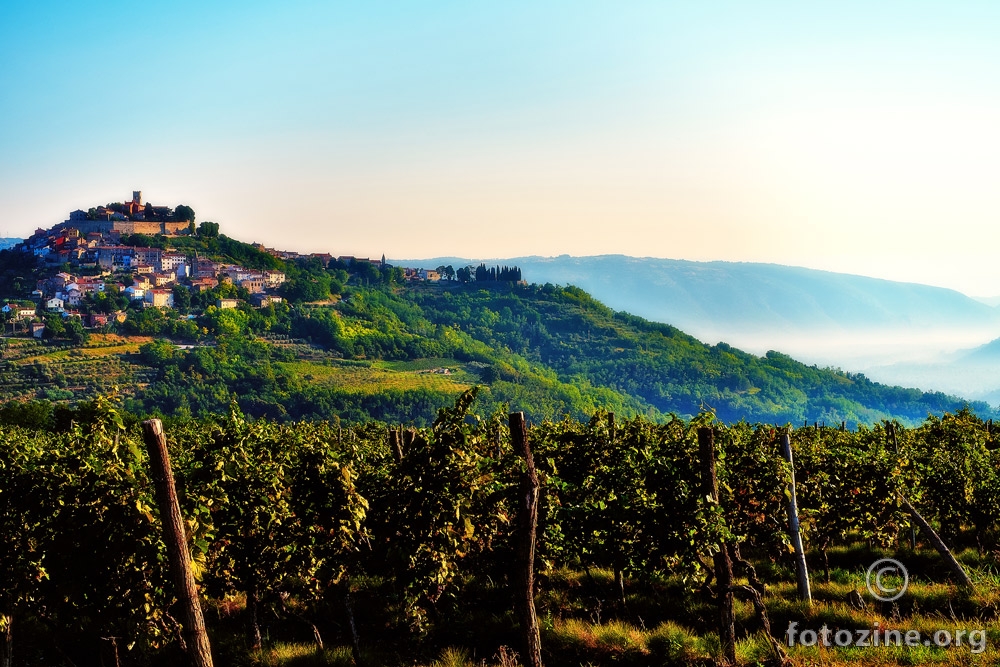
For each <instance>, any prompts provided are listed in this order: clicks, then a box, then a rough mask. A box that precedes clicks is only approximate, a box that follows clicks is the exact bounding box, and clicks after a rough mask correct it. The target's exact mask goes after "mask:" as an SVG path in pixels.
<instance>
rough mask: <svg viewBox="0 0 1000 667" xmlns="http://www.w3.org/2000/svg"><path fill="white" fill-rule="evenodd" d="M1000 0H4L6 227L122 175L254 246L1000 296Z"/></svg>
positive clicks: (59, 216)
mask: <svg viewBox="0 0 1000 667" xmlns="http://www.w3.org/2000/svg"><path fill="white" fill-rule="evenodd" d="M998 32H1000V6H998V5H995V4H993V3H986V2H964V3H945V2H927V3H921V4H920V5H913V4H911V3H902V2H887V3H879V4H878V5H877V6H873V5H871V4H870V3H860V2H854V3H851V2H848V3H837V4H832V3H828V4H817V5H810V6H802V5H800V4H798V3H790V2H754V3H734V2H708V3H699V4H698V5H697V6H690V5H680V4H670V3H659V2H636V3H628V4H627V5H615V6H611V5H607V4H603V3H597V2H573V3H570V2H543V3H523V2H521V3H507V4H504V5H502V6H501V5H490V4H470V3H458V2H437V3H434V4H433V5H430V6H428V5H411V4H404V3H388V4H380V5H378V6H375V5H346V4H334V3H318V2H303V1H292V2H288V3H282V4H281V5H280V6H279V5H272V4H269V3H259V2H249V3H234V2H219V3H211V4H210V5H206V4H203V3H194V2H179V3H172V4H170V5H169V6H168V5H164V4H155V3H154V4H144V5H140V6H135V5H133V4H131V3H124V2H95V3H87V4H85V5H75V4H66V3H56V2H51V1H42V2H37V3H30V4H23V5H7V6H5V7H4V8H3V9H2V10H0V60H2V62H4V67H3V68H0V127H3V128H4V129H3V130H0V156H2V157H0V204H2V206H0V231H2V232H3V233H5V234H7V235H10V236H26V235H28V234H30V233H31V232H32V231H33V230H34V228H35V227H38V226H51V225H53V224H56V223H58V222H60V221H62V220H64V219H66V217H67V214H68V213H69V211H70V210H73V209H76V208H87V207H89V206H96V205H99V204H104V203H108V202H111V201H121V200H124V199H126V198H128V197H129V196H130V194H131V191H132V190H142V191H143V193H144V196H145V198H146V199H147V200H149V201H152V202H153V203H156V204H167V205H176V204H180V203H184V204H188V205H190V206H192V207H193V208H194V209H195V211H196V212H197V214H198V218H199V220H213V221H215V222H218V223H220V225H221V226H222V229H223V231H224V232H225V233H228V234H229V235H231V236H234V237H236V238H241V239H244V240H248V241H251V240H252V241H260V242H262V243H266V244H268V245H271V246H277V247H286V248H291V249H297V250H301V251H303V252H309V251H315V252H319V251H330V252H336V253H338V254H359V255H380V254H382V253H385V254H386V255H387V256H395V257H420V256H424V257H436V256H471V257H486V256H491V257H517V256H526V255H542V256H558V255H562V254H570V255H575V256H588V255H598V254H606V253H620V254H625V255H630V256H637V257H648V256H652V257H663V258H678V259H687V260H724V261H745V262H768V263H777V264H783V265H792V266H803V267H809V268H815V269H822V270H829V271H835V272H840V273H849V274H857V275H864V276H872V277H877V278H884V279H889V280H896V281H904V282H915V283H922V284H928V285H936V286H943V287H949V288H953V289H956V290H959V291H961V292H963V293H965V294H968V295H976V296H992V295H996V294H998V293H1000V287H995V286H1000V264H997V263H996V262H994V261H993V257H992V254H993V253H992V248H994V247H996V246H997V244H998V242H1000V225H998V224H996V223H997V218H998V210H1000V209H998V203H1000V201H998V194H997V192H996V188H995V183H996V182H997V177H998V176H1000V125H998V124H997V123H996V122H995V120H996V118H998V117H1000V113H998V112H1000V81H998V80H997V78H996V76H995V72H996V70H997V66H998V65H1000V43H998V42H997V40H996V39H995V35H996V34H998Z"/></svg>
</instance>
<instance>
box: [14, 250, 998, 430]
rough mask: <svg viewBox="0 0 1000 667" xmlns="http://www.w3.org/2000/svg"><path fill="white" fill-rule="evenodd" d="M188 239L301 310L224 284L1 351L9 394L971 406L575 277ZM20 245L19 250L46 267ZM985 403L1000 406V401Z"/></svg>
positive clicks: (398, 415)
mask: <svg viewBox="0 0 1000 667" xmlns="http://www.w3.org/2000/svg"><path fill="white" fill-rule="evenodd" d="M143 242H144V243H145V242H146V240H145V239H143ZM150 242H157V239H151V240H150ZM186 243H198V244H199V250H200V251H201V252H206V253H209V254H212V255H216V254H217V255H218V256H220V257H221V256H225V257H231V258H233V259H235V260H238V261H240V262H242V263H244V264H250V263H254V264H257V263H266V264H269V265H270V264H274V265H277V266H279V267H280V268H282V269H283V270H284V271H285V272H286V273H287V274H288V281H287V282H286V284H285V285H284V286H283V294H284V296H285V297H286V298H287V299H288V300H289V302H290V304H285V303H281V304H277V305H271V306H268V307H267V308H264V309H256V308H251V307H250V306H249V304H247V303H246V302H243V303H242V304H241V305H240V307H239V308H238V309H230V310H220V309H217V308H216V307H215V306H213V305H210V304H211V303H214V302H215V301H214V299H215V297H216V296H218V295H216V294H215V292H216V291H217V292H219V295H223V293H222V292H221V291H220V290H232V289H234V288H233V287H232V286H231V285H229V286H227V285H220V286H218V287H217V288H215V291H210V292H208V293H207V294H208V297H209V298H206V299H201V298H200V296H199V299H198V300H197V303H195V302H194V301H192V304H191V305H189V306H184V307H183V310H161V309H158V308H141V307H138V306H135V304H132V305H131V306H129V307H128V308H127V319H126V320H125V322H124V323H122V324H120V325H117V324H115V325H111V327H112V329H113V330H114V333H118V334H125V335H126V339H125V340H119V339H115V340H113V341H112V340H105V341H104V342H103V343H102V344H101V345H99V346H98V347H99V349H93V350H91V349H90V348H88V347H86V346H82V347H81V346H77V347H72V346H69V347H67V346H66V344H61V345H57V346H55V347H53V344H51V343H41V342H29V341H25V340H24V339H18V340H17V342H16V344H15V343H14V342H8V343H7V344H5V345H4V346H3V349H2V350H0V351H2V353H3V354H2V363H0V379H3V381H4V382H3V383H2V387H3V389H2V391H0V396H3V397H7V398H19V399H24V398H30V397H38V398H42V397H44V398H49V399H52V400H76V399H79V398H82V397H86V396H88V395H92V394H93V392H94V391H96V390H98V389H99V388H102V387H103V388H110V386H111V384H112V383H117V384H118V386H119V387H120V389H121V391H122V392H124V393H125V394H126V396H127V398H128V401H129V402H128V405H129V407H130V408H131V409H132V410H134V411H135V412H140V413H152V412H160V413H163V414H166V415H171V414H176V415H189V414H193V415H206V416H207V415H212V414H218V413H225V412H226V411H228V409H229V406H230V403H231V402H232V401H234V400H235V401H237V402H238V403H239V405H240V407H241V408H242V409H243V410H244V411H245V412H247V413H248V414H251V415H254V416H267V417H271V418H276V419H313V418H323V419H325V418H329V417H330V416H331V415H338V416H340V417H342V418H346V419H350V420H354V421H364V420H370V419H372V418H375V419H384V420H387V421H395V422H401V421H402V422H416V423H427V422H428V421H429V420H430V419H432V418H433V417H434V415H435V412H436V410H437V409H438V408H440V407H443V406H445V405H448V404H450V403H451V402H452V401H453V399H454V397H455V395H457V394H458V393H459V392H461V391H462V390H463V389H465V388H466V387H468V386H470V385H471V384H483V385H485V386H486V387H487V388H488V390H487V391H485V392H483V399H482V400H483V401H484V403H485V404H486V405H484V406H483V409H484V410H488V409H490V408H491V407H496V408H500V407H501V405H504V404H506V405H509V406H511V407H513V408H516V409H523V410H525V411H526V412H528V413H529V414H530V415H531V416H532V418H534V419H542V418H554V419H558V418H561V417H562V416H563V415H571V416H573V417H577V418H583V417H587V416H589V415H591V414H593V413H594V412H595V411H596V410H598V409H606V410H610V411H613V412H616V413H617V414H620V415H622V416H630V415H636V414H646V415H649V416H651V417H653V418H664V417H665V415H666V414H667V413H677V414H680V415H685V416H688V415H693V414H695V413H697V412H699V411H700V410H702V409H707V408H711V409H714V410H715V411H716V412H717V414H718V415H719V416H720V417H721V418H722V419H724V420H727V421H734V420H739V419H748V420H751V421H766V422H792V423H801V422H802V421H809V422H812V421H826V422H835V423H836V422H840V421H847V422H848V423H850V424H854V423H857V422H865V423H871V422H874V421H877V420H880V419H885V418H899V419H900V420H902V421H904V422H906V423H914V422H920V421H922V420H923V419H924V418H925V417H926V416H927V414H928V413H941V412H943V411H953V410H957V409H958V408H960V407H961V406H962V405H963V401H961V400H960V399H957V398H953V397H949V396H945V395H943V394H938V393H923V392H920V391H917V390H912V389H901V388H898V387H887V386H883V385H879V384H876V383H873V382H871V381H869V380H868V379H866V378H865V377H863V376H860V375H852V374H848V373H842V372H838V371H831V370H823V369H819V368H816V367H811V366H807V365H805V364H802V363H799V362H797V361H794V360H793V359H792V358H790V357H788V356H786V355H784V354H778V353H774V352H769V353H768V354H767V355H765V356H755V355H753V354H748V353H745V352H741V351H740V350H737V349H735V348H733V347H731V346H730V345H726V344H718V345H714V346H710V345H706V344H703V343H701V342H699V341H698V340H697V339H695V338H694V337H692V336H690V335H688V334H685V333H683V332H681V331H680V330H679V329H677V328H674V327H672V326H669V325H665V324H657V323H654V322H651V321H648V320H645V319H642V318H640V317H637V316H634V315H629V314H626V313H624V312H615V311H614V310H612V309H610V308H608V307H607V306H605V305H603V304H601V303H600V302H599V301H597V300H595V299H594V298H592V297H591V296H590V295H589V294H587V293H586V292H584V291H583V290H581V289H579V288H575V287H566V288H563V287H556V286H553V285H545V286H538V285H529V286H518V285H514V284H510V283H502V282H487V283H480V284H476V283H473V284H470V285H468V286H462V285H459V284H458V283H449V284H416V285H413V284H409V283H404V281H403V272H402V271H401V270H399V269H390V268H387V267H386V268H382V269H376V268H373V267H372V266H371V265H370V264H366V263H359V264H357V265H351V266H343V265H340V266H334V265H331V266H330V267H328V268H324V267H323V264H322V263H321V262H319V261H318V260H317V259H316V258H306V259H302V260H297V261H287V262H285V261H281V260H275V259H274V258H273V257H271V256H269V255H264V254H262V253H260V252H259V251H257V250H254V249H253V248H252V247H251V246H249V245H246V244H243V243H241V242H239V241H236V240H234V239H229V238H226V237H219V238H218V239H213V240H212V241H210V242H209V241H205V240H189V241H186ZM206 244H210V245H206ZM14 254H15V255H17V257H13V256H12V253H3V255H2V256H3V257H4V258H5V261H7V262H15V261H21V260H24V261H33V259H32V258H31V257H30V256H29V255H26V254H24V253H14ZM0 269H5V270H4V271H3V272H0V278H2V279H3V280H4V282H5V284H6V283H7V282H10V284H11V285H13V284H14V283H15V282H19V284H21V283H26V284H28V285H30V284H31V282H30V281H28V280H27V279H26V278H25V277H26V276H29V275H32V273H31V272H32V271H36V270H38V268H37V267H32V266H28V265H25V266H17V267H14V266H6V267H0ZM7 274H11V275H13V276H14V277H13V278H11V277H10V276H8V275H7ZM14 274H16V275H14ZM529 277H530V275H529ZM12 281H13V282H12ZM22 289H23V285H22ZM140 335H141V336H146V338H142V339H140V338H137V336H140ZM168 337H169V338H168ZM22 341H23V342H22ZM174 341H176V342H179V343H185V345H183V346H178V345H177V344H175V342H174ZM91 346H92V344H91ZM974 407H975V409H976V410H977V411H978V412H979V413H980V414H981V415H983V416H984V417H992V416H994V415H993V411H992V410H991V409H990V408H989V406H987V405H985V404H978V405H975V406H974Z"/></svg>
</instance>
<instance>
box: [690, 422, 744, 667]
mask: <svg viewBox="0 0 1000 667" xmlns="http://www.w3.org/2000/svg"><path fill="white" fill-rule="evenodd" d="M698 455H699V459H700V461H701V487H702V494H703V495H705V496H708V497H711V498H712V500H713V501H714V502H715V503H718V502H719V480H718V479H717V478H716V476H715V432H714V431H713V430H712V429H711V428H710V427H707V426H702V427H699V428H698ZM715 580H716V581H717V582H718V584H719V641H720V642H721V643H722V654H723V658H724V660H725V662H726V663H727V664H730V665H732V664H735V663H736V616H735V614H734V612H733V563H732V561H731V560H730V559H729V548H728V546H727V545H726V544H720V545H719V551H718V553H716V554H715Z"/></svg>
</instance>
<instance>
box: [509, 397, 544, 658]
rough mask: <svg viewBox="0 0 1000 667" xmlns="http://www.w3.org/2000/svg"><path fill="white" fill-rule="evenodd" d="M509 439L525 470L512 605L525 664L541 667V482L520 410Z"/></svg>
mask: <svg viewBox="0 0 1000 667" xmlns="http://www.w3.org/2000/svg"><path fill="white" fill-rule="evenodd" d="M509 422H510V439H511V442H512V444H513V446H514V451H515V452H517V453H518V454H520V455H521V456H522V457H523V458H524V463H525V472H524V475H523V476H522V478H521V490H520V494H519V497H520V505H521V508H520V518H519V528H518V530H519V533H520V534H519V535H518V539H517V556H518V558H517V561H518V568H519V571H518V573H517V578H516V581H517V590H516V592H515V595H516V597H515V604H516V605H517V611H518V615H519V616H520V617H521V632H522V637H523V640H524V648H525V664H526V665H527V666H528V667H542V640H541V636H540V634H539V631H538V616H536V615H535V531H536V529H537V528H538V493H539V487H540V484H539V482H538V473H537V472H535V461H534V459H532V457H531V446H530V445H529V444H528V431H527V428H526V426H525V423H524V413H523V412H512V413H510V416H509Z"/></svg>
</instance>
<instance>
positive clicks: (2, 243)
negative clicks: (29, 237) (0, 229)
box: [0, 238, 21, 250]
mask: <svg viewBox="0 0 1000 667" xmlns="http://www.w3.org/2000/svg"><path fill="white" fill-rule="evenodd" d="M20 242H21V239H5V238H0V250H6V249H7V248H13V247H14V246H16V245H17V244H18V243H20Z"/></svg>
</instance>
